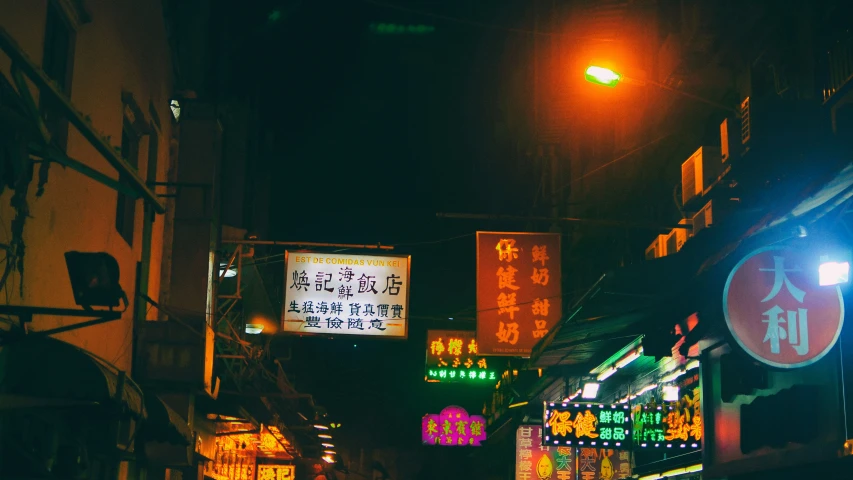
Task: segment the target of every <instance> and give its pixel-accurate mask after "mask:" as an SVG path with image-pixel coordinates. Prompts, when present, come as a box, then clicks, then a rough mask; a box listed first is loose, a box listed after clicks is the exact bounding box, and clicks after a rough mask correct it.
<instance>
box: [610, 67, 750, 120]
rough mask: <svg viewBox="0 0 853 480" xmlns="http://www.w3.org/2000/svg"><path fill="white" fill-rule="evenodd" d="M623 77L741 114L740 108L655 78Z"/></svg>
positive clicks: (636, 83)
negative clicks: (686, 90)
mask: <svg viewBox="0 0 853 480" xmlns="http://www.w3.org/2000/svg"><path fill="white" fill-rule="evenodd" d="M622 79H623V80H625V82H626V83H631V84H635V85H653V86H655V87H658V88H660V89H663V90H668V91H670V92H674V93H677V94H679V95H683V96H685V97H688V98H691V99H693V100H696V101H697V102H702V103H705V104H707V105H711V106H713V107H717V108H719V109H722V110H726V111H727V112H730V113H733V114H735V115H740V111H738V109H736V108H733V107H730V106H727V105H723V104H722V103H718V102H715V101H713V100H708V99H707V98H704V97H700V96H699V95H694V94H692V93H690V92H685V91H684V90H679V89H677V88H673V87H670V86H669V85H666V84H663V83H658V82H655V81H654V80H640V79H637V78H632V77H626V76H622Z"/></svg>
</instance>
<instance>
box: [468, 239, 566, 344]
mask: <svg viewBox="0 0 853 480" xmlns="http://www.w3.org/2000/svg"><path fill="white" fill-rule="evenodd" d="M560 265H561V259H560V235H559V234H552V233H496V232H477V343H478V344H479V346H480V354H481V355H507V356H518V357H526V356H530V352H531V351H532V350H533V346H534V345H535V344H536V343H537V342H538V341H539V340H541V339H542V338H543V337H544V336H545V334H546V333H548V330H550V329H551V327H553V326H554V325H556V324H557V322H558V321H559V320H560V316H561V315H562V297H561V290H560Z"/></svg>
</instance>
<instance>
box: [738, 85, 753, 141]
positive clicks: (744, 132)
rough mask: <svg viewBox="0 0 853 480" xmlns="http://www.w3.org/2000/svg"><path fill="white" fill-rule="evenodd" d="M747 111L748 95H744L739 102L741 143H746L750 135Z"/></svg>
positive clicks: (750, 128) (750, 127)
mask: <svg viewBox="0 0 853 480" xmlns="http://www.w3.org/2000/svg"><path fill="white" fill-rule="evenodd" d="M749 113H750V112H749V97H746V98H745V99H743V102H741V104H740V143H741V144H743V145H746V144H747V143H748V142H749V139H750V138H751V137H752V124H751V123H750V121H749V120H750V115H749Z"/></svg>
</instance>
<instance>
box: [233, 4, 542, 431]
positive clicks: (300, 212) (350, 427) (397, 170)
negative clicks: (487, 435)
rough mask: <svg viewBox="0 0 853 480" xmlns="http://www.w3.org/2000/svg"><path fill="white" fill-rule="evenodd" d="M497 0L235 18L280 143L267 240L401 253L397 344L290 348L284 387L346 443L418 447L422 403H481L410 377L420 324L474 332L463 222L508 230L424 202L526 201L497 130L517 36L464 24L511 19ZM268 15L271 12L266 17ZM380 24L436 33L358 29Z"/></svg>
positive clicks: (418, 374)
mask: <svg viewBox="0 0 853 480" xmlns="http://www.w3.org/2000/svg"><path fill="white" fill-rule="evenodd" d="M504 3H511V2H458V1H448V2H435V1H433V2H403V1H399V0H396V3H395V4H394V5H406V6H407V7H410V8H411V9H415V10H423V11H426V12H432V13H435V14H437V15H440V16H442V17H450V18H452V19H458V20H447V19H444V18H435V17H431V16H429V15H423V14H419V13H412V12H409V11H403V10H400V9H395V8H389V7H384V6H381V5H378V4H377V3H374V2H368V1H362V0H340V1H322V2H320V1H316V2H315V1H305V2H301V3H300V2H290V3H281V2H279V3H274V2H271V3H269V4H265V5H264V8H258V10H257V11H253V12H251V13H247V14H246V16H247V19H248V20H247V22H250V24H251V21H252V20H253V19H254V21H256V22H257V23H258V24H259V25H262V27H256V28H259V29H261V30H262V33H260V34H259V38H261V39H263V40H262V43H263V47H262V50H261V52H260V56H261V58H260V62H261V64H262V65H263V66H262V68H261V69H260V70H261V72H262V73H261V77H260V79H261V84H260V87H261V89H262V91H263V92H264V93H263V95H262V97H263V99H264V103H265V110H264V116H263V118H264V122H265V123H266V124H267V126H269V127H270V128H271V129H272V130H273V131H274V132H275V134H276V137H277V145H278V149H279V150H280V155H279V156H276V157H275V158H270V159H269V162H270V163H269V169H270V172H271V175H272V178H273V182H274V188H273V200H272V202H273V207H272V209H273V210H274V211H276V213H274V214H273V217H272V226H271V237H272V238H275V239H278V240H287V241H312V242H335V243H377V242H380V243H382V244H386V245H395V246H397V248H396V250H395V252H394V253H405V254H411V255H412V280H411V298H410V307H409V316H410V317H409V318H410V321H411V323H410V326H409V339H408V340H407V341H387V340H386V341H383V340H370V339H355V340H354V339H351V338H350V339H346V338H344V339H335V340H329V339H322V338H301V339H298V340H296V341H293V342H289V343H290V344H291V345H292V347H293V360H292V361H291V362H290V363H289V365H290V368H288V372H289V374H290V375H291V377H292V379H293V380H294V381H295V384H296V386H297V388H298V389H299V390H302V391H305V392H309V393H312V394H314V396H315V399H316V400H317V402H318V403H319V404H321V405H323V406H324V407H326V408H327V409H328V411H329V413H330V416H331V417H332V419H333V420H334V421H339V422H341V423H342V424H343V425H344V429H343V431H342V432H340V434H339V436H341V435H343V436H345V437H349V438H352V439H353V440H352V441H353V442H357V443H358V444H359V445H363V446H378V447H381V446H388V445H400V444H402V445H411V446H416V445H418V444H419V443H420V418H421V416H423V415H424V414H425V413H427V412H435V413H437V412H438V411H439V410H440V409H441V408H443V407H444V406H447V405H448V404H459V405H462V406H464V407H466V408H467V409H469V411H473V412H479V411H480V410H481V409H482V406H483V402H484V401H486V399H488V398H489V391H490V389H489V388H486V389H485V390H482V388H481V389H480V390H476V389H475V390H471V389H470V388H466V387H456V386H445V385H435V384H426V383H425V382H424V380H423V372H424V349H425V343H426V339H425V336H426V329H427V328H463V329H473V328H474V322H473V319H474V313H475V310H474V303H475V289H474V287H475V282H474V280H475V277H474V274H475V272H474V267H475V250H474V232H475V231H476V230H477V229H489V228H499V227H503V228H513V227H511V226H506V225H503V226H501V225H495V224H493V223H483V222H480V223H472V222H470V221H460V220H440V219H437V218H436V215H435V214H436V212H478V213H480V212H503V213H513V210H512V209H513V208H516V209H519V211H527V210H528V209H529V208H530V206H531V204H532V201H533V192H532V191H531V188H530V186H529V184H528V183H527V182H528V181H529V180H530V176H531V171H530V169H529V168H528V167H527V166H526V165H525V164H524V163H523V162H519V155H518V152H517V151H516V149H515V148H514V147H511V146H510V145H507V140H506V138H505V137H503V136H501V135H499V134H498V132H500V126H501V122H502V119H503V118H504V117H505V116H504V115H503V112H505V108H506V98H507V94H506V90H505V89H506V88H507V87H506V84H505V82H502V79H504V78H508V77H510V76H512V75H516V74H517V73H518V72H519V70H520V69H522V68H524V66H523V65H518V64H512V63H511V62H508V61H507V57H508V55H507V53H508V52H510V51H512V50H513V48H515V47H518V45H519V42H522V43H521V45H523V42H529V41H530V39H529V38H526V37H524V36H522V37H521V38H519V35H518V34H517V33H512V32H510V31H507V30H502V29H495V28H489V27H485V26H481V25H478V24H476V22H475V23H470V22H468V23H466V22H465V21H464V20H467V19H471V20H476V21H477V22H487V23H489V24H496V25H505V24H509V23H511V22H513V19H514V18H515V16H516V14H517V12H513V11H511V10H509V9H507V5H504ZM489 4H493V5H491V6H489ZM497 4H502V5H500V6H499V5H497ZM475 5H476V8H475ZM499 8H502V9H503V10H499ZM273 11H279V12H281V15H280V16H278V15H274V18H275V19H276V21H274V22H269V21H268V14H269V13H270V12H273ZM515 21H516V22H518V19H517V18H515ZM265 22H266V23H265ZM380 23H395V24H399V25H425V26H429V27H434V28H435V32H434V33H429V34H423V35H399V34H398V35H376V34H373V33H371V31H370V25H371V24H380ZM516 93H519V92H516ZM515 228H519V226H518V225H516V226H515ZM280 267H281V264H278V266H276V267H275V268H280ZM271 268H272V267H271ZM449 318H453V320H452V321H450V320H448V319H449ZM356 439H357V440H356Z"/></svg>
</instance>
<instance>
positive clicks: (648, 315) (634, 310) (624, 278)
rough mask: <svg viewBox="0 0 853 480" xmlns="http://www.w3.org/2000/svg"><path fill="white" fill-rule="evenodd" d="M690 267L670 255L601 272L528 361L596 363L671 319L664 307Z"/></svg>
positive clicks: (538, 363) (538, 364)
mask: <svg viewBox="0 0 853 480" xmlns="http://www.w3.org/2000/svg"><path fill="white" fill-rule="evenodd" d="M691 265H693V263H692V262H691V261H690V257H688V256H680V255H671V256H667V257H663V258H659V259H654V260H648V261H645V262H642V263H638V264H634V265H630V266H626V267H621V268H619V269H616V270H613V271H611V272H609V273H607V274H605V275H603V276H602V277H601V278H600V279H599V280H598V282H596V284H595V285H594V286H593V287H592V288H591V289H590V290H589V291H588V292H587V294H586V295H584V297H583V298H581V300H580V301H579V302H578V303H576V305H575V306H574V308H572V309H571V310H570V311H569V315H568V316H567V317H566V318H564V319H563V321H562V322H561V323H560V324H559V325H558V326H557V327H555V328H554V329H552V330H551V332H549V334H548V335H547V336H546V337H545V338H544V339H542V341H540V342H539V343H538V344H537V345H536V347H534V350H533V354H532V355H531V363H532V365H533V366H535V367H553V366H557V365H586V364H589V363H594V362H596V361H598V360H599V357H600V356H601V355H605V356H606V355H609V354H611V353H613V351H615V350H618V349H619V348H621V347H622V346H624V345H625V344H627V343H629V342H630V341H631V340H632V339H634V338H636V337H637V336H639V335H642V334H643V333H644V332H645V331H646V329H648V328H654V327H656V326H657V324H658V323H661V324H663V323H665V322H667V321H669V320H670V318H666V317H665V316H664V315H663V314H662V307H663V306H666V305H667V302H669V301H670V300H673V301H674V299H676V298H678V296H679V294H680V292H682V291H683V290H684V289H685V288H686V285H685V284H684V278H685V275H687V274H688V272H689V271H690V270H689V269H690V267H691ZM602 352H606V353H602Z"/></svg>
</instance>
